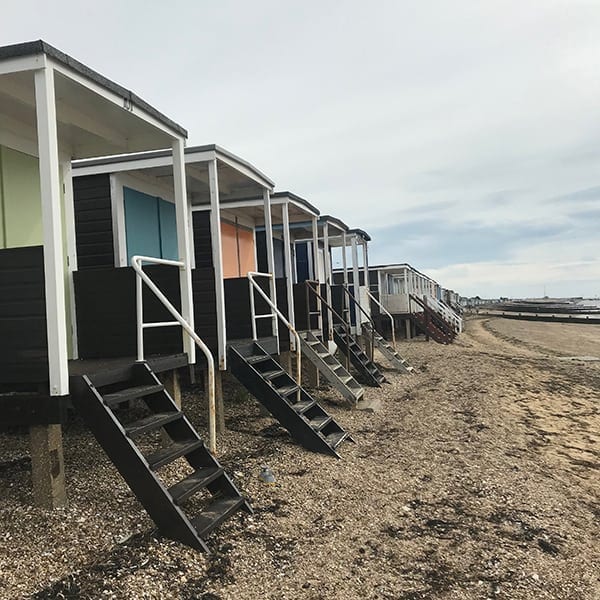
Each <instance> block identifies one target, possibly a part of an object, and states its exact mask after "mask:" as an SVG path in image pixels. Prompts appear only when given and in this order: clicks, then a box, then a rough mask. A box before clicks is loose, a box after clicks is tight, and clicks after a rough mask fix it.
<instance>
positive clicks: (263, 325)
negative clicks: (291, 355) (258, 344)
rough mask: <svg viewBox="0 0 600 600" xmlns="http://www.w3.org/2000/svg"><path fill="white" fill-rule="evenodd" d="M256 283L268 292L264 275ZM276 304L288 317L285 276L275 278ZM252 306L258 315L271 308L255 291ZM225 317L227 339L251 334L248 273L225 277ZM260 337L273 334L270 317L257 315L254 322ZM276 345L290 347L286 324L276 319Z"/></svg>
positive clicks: (237, 338)
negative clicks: (260, 317) (277, 332)
mask: <svg viewBox="0 0 600 600" xmlns="http://www.w3.org/2000/svg"><path fill="white" fill-rule="evenodd" d="M257 283H258V284H259V285H260V287H261V288H262V289H263V290H264V291H265V292H267V294H268V289H269V282H268V280H267V279H258V280H257ZM275 291H276V294H277V308H278V309H279V310H280V312H281V313H282V314H283V315H284V316H286V317H287V313H288V309H287V288H286V282H285V279H277V280H276V289H275ZM254 298H255V309H256V314H257V315H262V314H266V313H269V312H271V309H270V307H269V306H268V305H267V303H266V302H265V301H264V300H263V299H262V298H261V297H260V296H259V295H258V292H255V294H254ZM225 318H226V324H227V340H228V341H230V342H231V341H233V340H247V339H251V338H252V317H251V314H250V288H249V285H248V278H247V277H238V278H235V279H226V280H225ZM257 334H258V337H259V338H264V337H269V336H271V335H272V330H271V320H270V319H259V320H258V325H257ZM279 345H280V349H281V350H287V349H288V348H289V335H287V328H286V327H285V325H284V324H283V323H282V322H281V321H279Z"/></svg>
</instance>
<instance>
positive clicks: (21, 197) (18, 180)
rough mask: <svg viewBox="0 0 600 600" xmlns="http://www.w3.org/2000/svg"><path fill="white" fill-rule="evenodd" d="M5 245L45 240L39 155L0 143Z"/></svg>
mask: <svg viewBox="0 0 600 600" xmlns="http://www.w3.org/2000/svg"><path fill="white" fill-rule="evenodd" d="M0 173H1V174H0V204H1V206H0V209H1V210H0V212H1V215H2V216H1V217H0V221H1V225H2V235H0V244H1V246H0V247H2V248H17V247H21V246H39V245H41V244H42V243H43V234H42V206H41V201H40V175H39V170H38V161H37V158H35V157H33V156H29V155H27V154H23V153H22V152H17V151H16V150H11V149H10V148H6V147H3V146H0Z"/></svg>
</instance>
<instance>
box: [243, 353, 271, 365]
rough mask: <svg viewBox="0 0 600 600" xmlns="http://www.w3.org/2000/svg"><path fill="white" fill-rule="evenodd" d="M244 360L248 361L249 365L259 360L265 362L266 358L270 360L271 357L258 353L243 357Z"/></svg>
mask: <svg viewBox="0 0 600 600" xmlns="http://www.w3.org/2000/svg"><path fill="white" fill-rule="evenodd" d="M245 360H246V362H247V363H250V364H251V365H255V364H257V363H260V362H265V361H267V360H271V357H270V356H269V355H267V354H258V355H256V356H247V357H246V358H245Z"/></svg>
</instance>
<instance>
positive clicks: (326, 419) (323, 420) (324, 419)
mask: <svg viewBox="0 0 600 600" xmlns="http://www.w3.org/2000/svg"><path fill="white" fill-rule="evenodd" d="M331 421H333V419H332V418H331V417H330V416H329V415H319V416H318V417H313V418H312V419H311V420H310V421H309V424H310V426H311V427H312V428H313V429H314V430H315V431H321V429H323V428H324V427H326V426H327V425H329V423H331Z"/></svg>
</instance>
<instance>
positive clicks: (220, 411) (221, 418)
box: [215, 371, 225, 433]
mask: <svg viewBox="0 0 600 600" xmlns="http://www.w3.org/2000/svg"><path fill="white" fill-rule="evenodd" d="M215 404H216V410H217V433H225V403H224V401H223V374H222V371H215Z"/></svg>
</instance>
